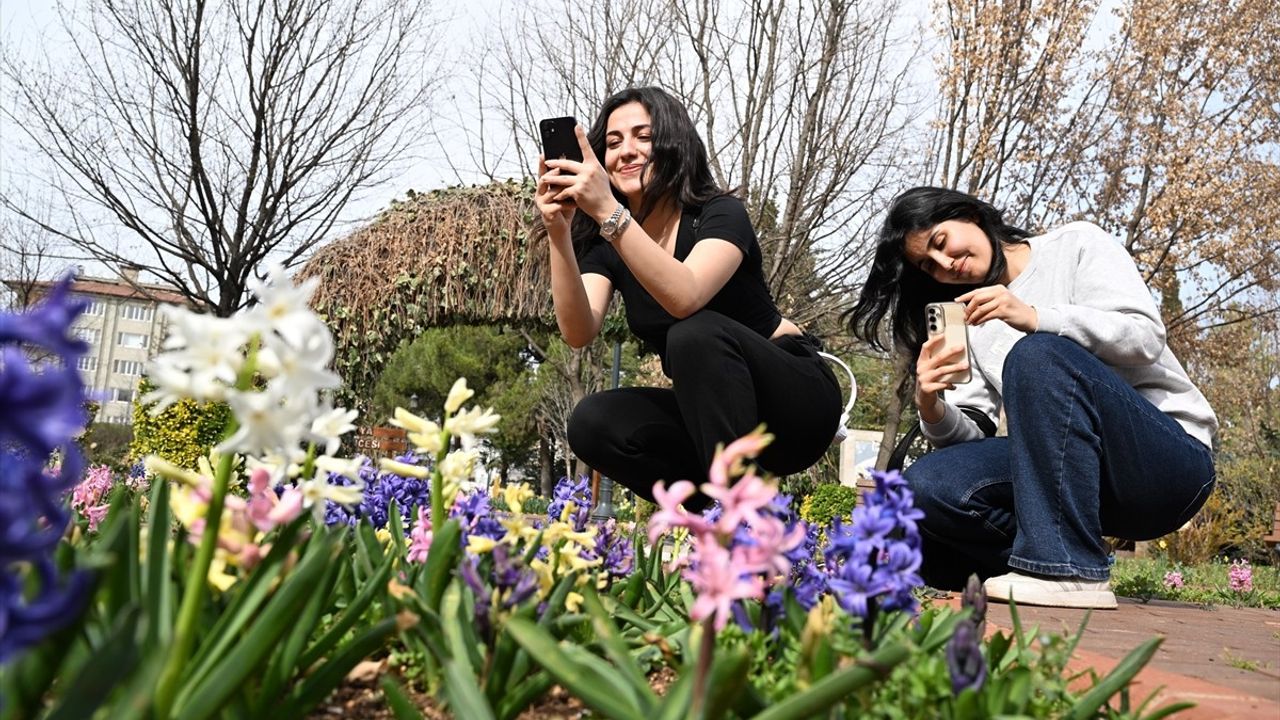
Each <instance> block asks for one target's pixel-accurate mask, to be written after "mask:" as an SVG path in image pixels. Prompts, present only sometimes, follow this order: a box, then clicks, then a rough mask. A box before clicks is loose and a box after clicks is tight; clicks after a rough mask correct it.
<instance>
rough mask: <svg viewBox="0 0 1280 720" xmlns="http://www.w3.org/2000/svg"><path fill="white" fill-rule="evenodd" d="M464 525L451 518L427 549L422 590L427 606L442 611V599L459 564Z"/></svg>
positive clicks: (432, 539) (436, 532) (442, 526)
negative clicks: (457, 560) (458, 558)
mask: <svg viewBox="0 0 1280 720" xmlns="http://www.w3.org/2000/svg"><path fill="white" fill-rule="evenodd" d="M461 542H462V526H461V525H459V524H458V521H457V520H449V521H448V522H446V523H445V524H444V525H441V526H440V529H439V530H436V531H435V534H434V535H433V536H432V538H431V548H430V549H429V550H428V551H427V563H426V569H425V570H424V571H423V574H422V581H421V582H422V583H423V585H422V587H421V588H420V592H421V593H422V596H423V599H424V600H425V601H426V603H427V607H429V608H431V609H432V610H434V611H436V612H439V611H440V600H441V598H443V597H444V590H445V588H446V587H447V586H448V584H449V577H450V575H452V573H453V569H454V567H455V566H457V562H456V558H457V557H458V554H459V553H460V552H461V551H462V550H461V547H462V546H461V544H460V543H461Z"/></svg>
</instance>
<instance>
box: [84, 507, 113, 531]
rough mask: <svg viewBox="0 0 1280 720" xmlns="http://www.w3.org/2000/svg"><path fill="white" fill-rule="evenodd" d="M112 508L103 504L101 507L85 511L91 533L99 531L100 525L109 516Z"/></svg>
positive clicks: (88, 508)
mask: <svg viewBox="0 0 1280 720" xmlns="http://www.w3.org/2000/svg"><path fill="white" fill-rule="evenodd" d="M110 509H111V506H110V505H108V504H106V503H102V504H101V505H93V506H90V507H87V508H85V509H84V516H85V517H86V518H88V519H89V532H97V531H98V523H100V522H102V519H103V518H105V517H106V516H107V511H108V510H110Z"/></svg>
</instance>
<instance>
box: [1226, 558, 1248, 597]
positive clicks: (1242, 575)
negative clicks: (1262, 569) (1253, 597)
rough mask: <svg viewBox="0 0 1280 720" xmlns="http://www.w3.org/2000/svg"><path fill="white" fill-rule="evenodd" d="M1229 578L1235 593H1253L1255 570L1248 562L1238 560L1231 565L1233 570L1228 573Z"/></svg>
mask: <svg viewBox="0 0 1280 720" xmlns="http://www.w3.org/2000/svg"><path fill="white" fill-rule="evenodd" d="M1227 576H1228V580H1229V582H1230V584H1231V589H1232V590H1233V591H1235V592H1238V593H1247V592H1253V568H1252V567H1250V566H1249V561H1248V560H1237V561H1235V562H1233V563H1231V570H1229V571H1228V572H1227Z"/></svg>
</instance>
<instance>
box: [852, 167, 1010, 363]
mask: <svg viewBox="0 0 1280 720" xmlns="http://www.w3.org/2000/svg"><path fill="white" fill-rule="evenodd" d="M946 220H966V221H968V222H971V223H973V224H975V225H977V226H978V227H979V228H981V229H982V232H984V233H985V234H986V236H987V239H988V240H990V241H991V249H992V255H991V269H990V270H989V271H988V272H987V276H986V277H985V278H984V279H983V281H982V283H981V284H979V285H948V284H945V283H940V282H938V281H936V280H934V279H933V278H932V277H929V275H928V274H926V273H925V272H924V271H923V270H921V269H920V268H918V267H915V266H914V265H911V264H910V263H908V262H907V261H906V258H905V256H904V255H905V252H906V239H907V236H908V235H910V234H912V233H915V232H919V231H921V230H928V229H930V228H932V227H933V226H935V225H937V224H938V223H940V222H944V221H946ZM1029 237H1031V233H1029V232H1027V231H1025V230H1023V229H1022V228H1019V227H1015V226H1013V225H1009V224H1008V223H1006V222H1005V221H1004V216H1003V214H1002V213H1001V212H1000V210H998V209H996V207H995V206H994V205H992V204H991V203H988V202H986V201H984V200H979V199H978V198H976V197H974V196H972V195H969V194H968V193H962V192H960V191H958V190H948V189H946V188H937V187H915V188H911V189H910V190H907V191H906V192H903V193H902V194H901V195H898V197H896V198H894V199H893V203H892V204H891V205H890V206H889V212H888V213H887V214H886V215H885V219H884V224H883V225H882V226H881V227H880V238H879V240H878V242H877V243H876V254H875V259H874V260H873V261H872V264H871V274H870V275H869V276H868V277H867V282H866V284H864V285H863V286H862V295H861V296H859V298H858V304H857V305H855V306H854V307H853V309H852V310H850V311H849V312H847V313H845V316H844V320H845V321H846V322H847V323H848V324H849V330H850V331H852V332H853V334H854V335H855V336H857V337H858V338H860V339H862V340H863V341H865V342H868V343H871V345H872V346H873V347H877V348H879V349H881V350H888V349H889V348H887V347H886V346H885V342H884V336H883V335H882V334H881V332H880V323H881V322H882V321H884V319H885V315H889V316H890V321H891V328H890V334H891V336H892V338H893V344H894V345H895V346H896V347H897V348H898V349H899V350H901V351H903V352H906V353H908V354H909V355H910V357H912V358H915V357H917V356H918V355H919V354H920V346H921V345H923V344H924V341H925V340H927V339H928V337H927V335H926V332H925V319H924V306H925V305H927V304H929V303H931V302H942V301H946V300H953V299H955V298H956V297H957V296H958V295H962V294H964V293H966V292H968V291H969V290H972V289H974V288H977V287H982V286H985V285H993V284H995V283H997V282H999V279H1000V277H1001V276H1002V275H1004V272H1005V269H1006V268H1007V267H1008V263H1007V262H1006V261H1005V259H1004V252H1003V248H1004V246H1005V245H1020V244H1026V239H1027V238H1029Z"/></svg>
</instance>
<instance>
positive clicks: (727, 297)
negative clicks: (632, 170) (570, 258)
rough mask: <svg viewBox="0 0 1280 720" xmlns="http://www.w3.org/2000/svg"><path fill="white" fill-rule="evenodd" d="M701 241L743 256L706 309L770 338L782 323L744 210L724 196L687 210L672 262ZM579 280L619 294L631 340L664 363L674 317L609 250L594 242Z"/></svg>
mask: <svg viewBox="0 0 1280 720" xmlns="http://www.w3.org/2000/svg"><path fill="white" fill-rule="evenodd" d="M706 239H715V240H724V241H727V242H730V243H733V244H734V245H736V246H737V247H738V249H739V250H741V251H742V256H743V258H742V263H741V264H740V265H739V266H738V269H737V270H736V271H734V273H733V275H732V276H730V277H729V281H728V282H726V283H725V284H724V287H723V288H721V289H720V292H718V293H716V295H715V296H714V297H712V298H711V300H710V302H708V303H707V304H706V309H707V310H714V311H715V312H718V313H720V314H722V315H725V316H728V317H730V318H733V319H734V320H737V321H738V322H740V323H742V324H743V325H746V326H747V327H749V328H751V329H752V330H755V331H756V332H758V333H760V334H761V335H762V336H764V337H766V338H767V337H770V336H772V335H773V332H774V331H775V330H777V329H778V324H779V323H780V322H782V315H781V314H780V313H779V312H778V306H777V305H775V304H774V302H773V296H772V295H770V294H769V287H768V285H766V284H765V281H764V268H763V256H762V255H761V252H760V242H759V241H758V240H757V239H756V232H755V230H754V229H753V228H752V227H751V220H750V219H749V218H748V217H747V208H746V206H745V205H743V204H742V201H741V200H739V199H738V198H736V197H733V196H730V195H725V196H721V197H717V198H714V199H712V200H709V201H708V202H707V203H706V204H705V205H703V206H702V207H686V208H684V212H683V214H682V216H681V218H680V227H679V229H678V231H677V233H676V248H675V258H676V259H677V260H680V261H682V262H683V261H684V260H685V259H686V258H688V257H689V253H691V252H693V246H694V245H697V244H698V243H699V242H700V241H702V240H706ZM578 269H579V270H580V271H581V272H582V274H583V275H586V274H588V273H595V274H597V275H603V276H604V277H606V278H608V279H609V282H611V283H613V287H614V288H615V289H617V290H618V292H620V293H621V294H622V302H623V304H624V305H625V307H626V314H627V325H628V326H629V327H630V328H631V332H633V333H635V335H636V337H638V338H640V340H642V341H643V342H645V343H646V344H647V345H649V346H650V347H651V348H653V350H654V351H656V352H657V353H658V356H659V357H661V358H662V360H663V364H664V366H665V364H666V357H667V331H668V330H669V329H670V328H671V326H672V325H674V324H675V323H676V318H675V317H674V316H672V315H671V314H670V313H668V312H667V311H666V310H664V309H663V308H662V306H661V305H659V304H658V301H657V300H654V299H653V296H652V295H650V294H649V291H647V290H645V289H644V286H642V285H641V284H640V281H639V280H637V279H636V277H635V275H633V274H632V273H631V270H630V269H629V268H628V267H627V265H626V263H624V262H623V261H622V256H620V255H618V251H617V249H616V248H614V246H613V245H611V244H610V243H608V242H607V241H605V240H604V239H603V238H598V239H596V240H595V241H593V242H592V243H591V245H590V246H588V247H587V248H586V249H585V250H584V251H583V252H582V253H581V254H580V256H579V257H578Z"/></svg>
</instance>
